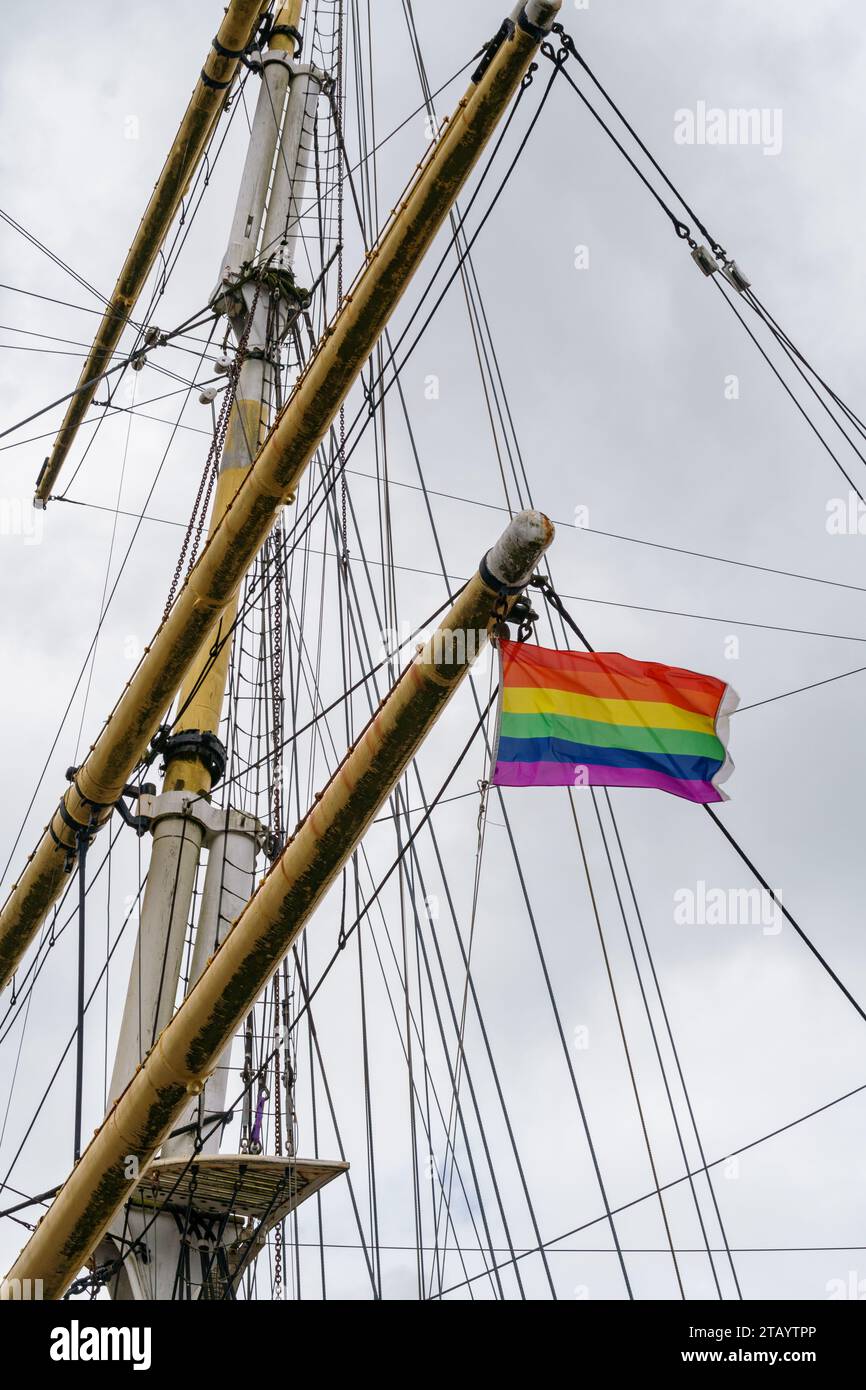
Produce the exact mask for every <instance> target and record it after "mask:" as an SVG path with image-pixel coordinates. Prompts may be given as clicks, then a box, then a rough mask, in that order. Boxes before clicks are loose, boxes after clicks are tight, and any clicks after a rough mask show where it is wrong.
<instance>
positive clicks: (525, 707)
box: [492, 641, 738, 803]
mask: <svg viewBox="0 0 866 1390" xmlns="http://www.w3.org/2000/svg"><path fill="white" fill-rule="evenodd" d="M498 645H499V651H500V659H501V663H502V679H501V682H500V694H499V704H500V718H499V738H498V742H497V745H496V749H495V750H494V757H493V766H494V773H493V779H492V780H493V783H494V785H495V786H499V787H563V786H565V787H573V786H593V787H654V788H656V789H657V790H659V791H665V792H671V793H672V795H674V796H681V797H684V798H685V799H686V800H687V801H697V802H702V803H703V802H710V801H725V800H727V798H726V796H725V794H724V792H721V791H720V790H719V785H718V784H719V782H720V781H723V780H724V778H725V777H727V776H728V775H729V773H730V771H731V770H732V768H733V764H732V763H731V761H730V759H729V758H728V755H727V748H726V743H727V736H728V727H727V719H728V716H729V715H730V714H731V713H732V712H733V710H734V709H736V706H737V703H738V698H737V696H736V694H735V693H734V692H733V691H732V690H731V688H730V686H727V685H726V684H725V682H724V681H720V680H716V679H715V678H714V677H713V676H701V675H698V674H697V673H696V672H695V671H681V670H679V669H678V668H677V667H676V666H659V665H657V664H656V663H655V662H650V661H632V660H630V659H629V657H627V656H621V655H620V654H619V652H557V651H549V650H548V649H546V648H545V647H535V646H530V645H529V644H528V643H525V642H506V641H500V642H499V644H498Z"/></svg>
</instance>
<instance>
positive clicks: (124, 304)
mask: <svg viewBox="0 0 866 1390" xmlns="http://www.w3.org/2000/svg"><path fill="white" fill-rule="evenodd" d="M266 9H267V0H264V3H263V0H230V3H229V5H228V6H227V8H226V12H225V16H224V18H223V22H222V24H221V25H220V27H219V30H218V32H217V35H216V38H215V39H214V42H213V44H212V46H211V48H210V51H209V52H208V55H207V57H206V59H205V62H204V67H203V68H202V71H201V76H200V77H199V79H198V81H197V83H196V85H195V88H194V89H193V94H192V96H191V97H190V100H189V105H188V106H187V108H186V111H185V113H184V117H183V120H182V121H181V123H180V126H179V128H178V132H177V134H176V136H175V137H174V141H173V143H172V147H171V149H170V151H169V154H168V158H167V159H166V161H165V164H164V165H163V168H162V173H161V174H160V176H159V178H158V179H157V182H156V186H155V188H154V190H153V193H152V194H151V196H150V202H149V203H148V205H147V207H146V209H145V213H144V216H143V217H142V219H141V223H140V224H139V228H138V231H137V232H136V234H135V240H134V241H133V243H132V246H131V247H130V248H129V252H128V254H127V257H126V260H125V261H124V263H123V269H122V270H121V272H120V275H119V276H118V279H117V284H116V285H115V287H114V291H113V293H112V296H111V299H110V300H109V301H108V305H107V307H106V310H105V313H104V315H103V318H102V321H101V323H100V325H99V327H98V329H97V330H96V337H95V338H94V340H93V346H92V347H91V349H90V352H89V353H88V356H87V360H86V362H85V363H84V366H83V367H82V369H81V376H80V377H79V379H78V388H77V390H76V393H75V395H74V396H73V397H72V400H71V401H70V402H69V405H68V406H67V408H66V415H65V416H64V419H63V424H62V425H61V426H60V431H59V433H58V435H57V438H56V440H55V441H54V448H53V449H52V451H51V453H50V455H49V456H48V458H47V459H46V460H45V463H44V464H43V465H42V471H41V472H40V474H39V478H38V479H37V482H36V496H35V498H34V502H35V505H36V506H42V507H44V506H45V503H46V502H47V500H48V498H49V496H50V495H51V490H52V488H53V487H54V484H55V483H56V481H57V478H58V475H59V473H60V470H61V468H62V467H63V461H64V459H65V458H66V455H67V454H68V453H69V450H70V447H71V446H72V443H73V440H74V439H75V436H76V434H77V432H78V427H79V425H80V424H81V422H82V420H83V419H84V417H85V415H86V414H87V412H88V410H89V409H90V403H91V401H92V400H93V397H94V395H95V394H96V389H97V387H98V385H99V377H100V376H101V374H102V373H103V372H104V371H106V370H107V368H108V367H109V366H110V365H111V358H112V354H113V353H114V350H115V348H116V347H117V344H118V343H119V342H120V337H121V334H122V333H123V330H124V328H125V327H126V325H127V323H128V322H129V315H130V314H131V313H132V311H133V309H134V308H135V304H136V301H137V300H138V297H139V295H140V294H141V291H142V290H143V289H144V283H145V281H146V279H147V277H148V275H149V274H150V271H151V269H152V267H153V263H154V261H155V260H156V257H157V252H158V251H159V246H160V243H161V241H162V239H163V237H164V236H165V234H166V232H167V231H168V229H169V227H170V226H171V223H172V219H173V218H174V215H175V213H176V212H177V210H178V208H179V207H180V203H181V199H182V198H183V196H184V193H185V191H186V187H187V184H188V183H189V180H190V177H191V176H192V174H194V173H195V170H196V168H197V167H198V163H199V160H200V159H201V156H202V153H203V151H204V148H205V145H206V144H207V140H208V136H209V135H210V133H211V130H212V129H213V125H214V122H215V120H216V118H217V116H218V115H219V112H220V111H221V109H222V105H223V102H224V101H225V99H226V95H227V93H228V89H229V87H230V86H231V84H232V81H233V79H234V76H235V73H236V72H237V70H238V63H239V61H240V57H239V55H240V53H241V52H242V51H243V50H244V49H245V48H246V46H247V44H248V43H249V42H250V40H251V39H252V38H253V36H254V34H255V32H256V28H257V26H258V23H259V20H260V18H261V17H262V14H263V13H264V11H265V10H266ZM217 45H218V47H217ZM220 50H224V51H223V52H221V51H220ZM230 55H234V56H230Z"/></svg>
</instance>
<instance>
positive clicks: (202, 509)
mask: <svg viewBox="0 0 866 1390" xmlns="http://www.w3.org/2000/svg"><path fill="white" fill-rule="evenodd" d="M260 288H261V285H260V283H259V282H258V281H257V282H256V288H255V293H254V295H253V302H252V305H251V307H250V311H249V314H248V315H247V321H246V324H245V326H244V331H243V333H242V334H241V337H240V341H239V342H238V350H237V353H236V354H235V358H234V361H233V362H232V364H231V366H230V367H229V370H228V374H227V385H226V389H225V393H224V395H223V402H222V405H221V407H220V413H219V417H218V419H217V424H216V429H215V430H214V435H213V439H212V440H211V445H210V448H209V449H208V453H207V458H206V459H205V465H204V471H203V473H202V475H201V482H200V483H199V487H198V493H197V494H196V499H195V503H194V505H193V509H192V513H191V515H190V518H189V525H188V527H187V528H186V535H185V536H184V539H183V545H182V546H181V550H180V555H179V556H178V559H177V565H176V566H175V570H174V576H173V578H172V581H171V588H170V589H169V591H168V598H167V599H166V601H165V610H164V611H163V615H162V621H163V622H165V620H166V618H167V617H168V615H169V613H170V612H171V606H172V604H173V603H174V599H175V594H176V593H177V587H178V584H179V583H180V576H181V571H182V570H183V564H184V560H185V559H186V556H187V551H189V550H190V541H192V542H193V545H192V550H191V551H190V554H189V563H188V565H187V574H189V571H190V570H191V569H192V567H193V565H194V564H195V560H196V556H197V555H198V548H199V545H200V544H201V538H202V532H203V531H204V523H205V517H206V515H207V509H208V504H209V503H210V498H211V493H212V491H213V486H214V483H215V482H216V478H217V473H218V471H219V468H218V463H219V459H220V458H221V456H222V451H223V447H224V445H225V437H226V434H227V432H228V427H229V419H230V417H231V410H232V406H233V405H234V403H235V397H236V396H237V389H238V383H239V382H240V375H241V368H242V367H243V365H244V360H245V358H246V353H247V343H248V341H249V336H250V330H251V328H252V325H253V319H254V317H255V312H256V306H257V304H258V300H259V290H260ZM202 499H204V505H202ZM196 517H198V525H197V526H196ZM194 527H195V537H194V539H193V528H194Z"/></svg>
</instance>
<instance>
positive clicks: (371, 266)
mask: <svg viewBox="0 0 866 1390" xmlns="http://www.w3.org/2000/svg"><path fill="white" fill-rule="evenodd" d="M560 4H561V0H528V4H527V6H526V9H525V10H524V11H522V12H521V14H520V16H519V17H518V19H517V22H516V23H515V22H509V24H508V25H507V26H506V27H504V29H503V31H502V32H501V34H500V36H499V37H498V41H497V42H498V46H497V47H496V48H495V52H493V53H492V56H491V55H490V54H488V61H486V63H484V64H482V69H480V70H479V73H478V74H476V77H475V78H474V79H473V82H472V84H471V86H470V88H469V90H468V92H467V93H466V95H465V96H464V97H463V98H462V99H461V101H460V103H459V105H458V107H457V109H456V111H455V113H454V115H453V116H452V117H451V119H450V120H449V121H447V123H446V124H445V126H444V129H443V130H442V133H441V134H440V136H439V138H438V140H437V141H436V142H435V144H434V145H433V146H431V149H430V151H429V152H428V154H427V156H426V157H425V159H424V160H423V161H422V163H421V164H420V165H419V166H418V169H417V171H416V174H415V177H414V178H413V180H412V182H411V183H410V185H409V187H408V188H407V190H406V192H405V194H404V196H403V198H402V200H401V202H400V204H399V206H398V207H397V208H396V209H395V210H394V214H393V216H392V218H391V221H390V222H389V223H388V225H387V227H386V228H385V230H384V232H383V233H382V236H381V237H380V238H379V240H378V242H377V243H376V246H375V247H374V248H373V250H372V251H371V252H370V253H369V255H368V258H367V261H366V264H365V266H364V268H363V269H362V271H361V272H360V274H359V275H358V277H357V279H356V280H355V282H354V284H353V285H352V286H351V288H350V290H349V292H348V293H347V294H346V296H345V298H344V300H343V303H342V305H341V307H340V309H339V311H338V313H337V316H336V318H335V319H334V321H333V322H332V323H331V325H330V326H329V327H328V328H327V329H326V331H325V333H324V334H323V337H322V339H321V341H320V343H319V345H318V348H317V351H316V352H315V354H314V356H313V357H312V358H311V359H310V361H309V363H308V364H307V366H306V368H305V370H304V372H303V374H302V376H301V377H300V379H299V380H298V383H297V385H296V386H295V389H294V391H293V393H292V395H291V397H290V398H289V400H288V402H287V404H286V406H285V407H284V409H283V411H282V413H281V414H280V415H279V417H278V418H277V421H276V423H275V425H274V427H273V429H272V430H271V433H270V434H269V436H268V438H267V440H266V442H265V444H264V445H263V447H262V448H261V450H260V451H259V453H258V455H257V457H256V459H255V461H254V464H253V467H252V468H251V470H250V472H249V473H248V475H247V477H246V479H245V481H244V482H243V483H242V485H241V487H240V489H239V490H238V492H237V494H236V495H235V496H234V498H233V499H232V501H231V503H230V505H229V507H228V509H227V511H226V513H225V515H224V517H223V518H222V520H221V522H220V523H219V525H218V526H217V527H216V529H215V530H214V531H213V533H212V534H211V536H210V538H209V540H208V543H207V545H206V547H205V549H204V550H203V552H202V554H201V555H200V557H199V559H198V561H197V562H196V564H195V566H194V568H193V569H192V571H191V572H190V574H189V576H188V578H187V581H186V583H185V584H184V587H183V588H182V590H181V591H180V593H179V594H178V597H177V599H176V601H175V603H174V606H173V608H172V609H171V612H170V613H169V615H168V617H167V618H166V620H165V622H163V623H162V625H161V626H160V628H159V629H158V631H157V633H156V635H155V637H154V638H153V640H152V642H151V644H150V646H149V648H148V649H147V650H146V652H145V654H144V656H143V657H142V660H141V662H140V664H139V666H138V668H137V670H136V671H135V673H134V675H133V676H132V678H131V679H130V681H129V682H128V684H127V686H126V688H125V690H124V691H123V694H122V695H121V697H120V700H119V701H118V703H117V705H116V706H115V709H114V711H113V713H112V714H111V715H110V717H109V719H108V720H107V721H106V724H105V726H104V727H103V729H102V732H101V733H100V735H99V737H98V738H97V741H96V743H95V744H94V745H93V746H92V748H91V750H90V752H89V754H88V756H87V758H86V759H85V761H84V762H83V764H82V766H81V767H80V768H79V769H78V771H77V774H76V776H75V780H74V781H73V783H72V784H71V786H70V787H69V789H68V790H67V791H66V793H65V795H64V797H63V800H62V801H61V803H60V807H59V808H58V810H57V811H56V812H55V814H54V816H53V817H52V820H51V823H50V825H49V826H48V827H47V828H46V830H45V831H44V833H43V835H42V838H41V839H40V841H39V843H38V845H37V847H36V849H35V851H34V853H33V854H32V855H31V856H30V858H29V860H28V862H27V864H26V866H25V868H24V870H23V872H22V874H21V876H20V878H19V879H18V882H17V883H16V884H15V885H14V886H13V888H12V890H11V892H10V894H9V896H8V898H7V900H6V903H5V904H4V906H3V909H2V911H0V987H2V985H3V984H5V983H6V982H7V981H8V979H9V978H10V977H11V975H12V973H13V971H14V970H15V968H16V966H17V963H18V961H19V960H20V959H21V957H22V956H23V954H24V952H25V951H26V949H27V946H28V945H29V943H30V941H31V940H32V939H33V936H34V935H35V933H36V931H37V930H38V928H39V926H40V924H41V922H42V921H43V919H44V917H45V914H46V913H47V911H48V910H49V908H50V907H51V906H52V904H53V903H54V902H55V901H56V899H57V897H58V896H59V894H60V892H61V890H62V888H63V885H64V884H65V882H66V881H67V875H68V872H69V868H70V866H71V864H72V863H73V862H74V859H75V855H76V851H77V844H78V838H79V836H80V834H83V833H87V831H88V828H90V829H96V828H98V827H99V826H100V825H102V824H104V823H105V821H107V820H108V818H109V816H110V815H111V811H112V808H113V807H114V805H115V804H116V802H117V800H118V799H119V797H120V795H121V793H122V791H123V788H124V786H126V785H127V783H128V781H129V778H130V776H131V774H132V772H133V771H134V769H135V767H136V766H137V765H138V763H139V762H140V760H141V759H142V757H143V756H144V755H145V752H146V750H147V748H148V745H149V742H150V740H151V738H152V737H153V735H154V733H155V732H156V730H157V729H158V728H159V725H160V722H161V721H162V720H163V719H164V717H165V715H166V712H167V710H168V709H169V706H170V705H171V702H172V700H173V699H174V696H175V695H176V693H177V691H178V688H179V687H180V685H181V683H182V682H183V680H184V678H185V677H186V676H187V674H188V672H189V671H190V668H191V666H192V664H193V662H194V661H195V659H196V656H197V654H198V652H199V650H200V648H201V645H202V643H203V642H204V641H205V639H206V637H207V635H208V633H209V632H210V631H211V629H212V628H213V625H214V623H215V621H216V620H217V619H218V617H219V615H220V614H221V613H223V612H224V611H225V609H226V608H227V607H228V606H229V605H230V603H231V602H232V600H233V598H234V595H235V594H236V592H237V589H238V587H239V585H240V583H241V581H242V579H243V576H244V574H245V573H246V570H247V568H248V567H249V565H250V564H251V563H252V561H253V559H254V558H255V556H256V554H257V553H258V551H259V549H260V548H261V546H262V545H263V543H264V541H265V540H266V538H267V536H268V534H269V532H270V530H271V528H272V526H273V523H274V520H275V518H276V516H277V515H278V513H279V509H280V507H281V506H283V505H284V504H285V503H287V502H288V501H290V500H291V499H292V498H293V496H294V492H295V489H296V488H297V486H298V483H299V480H300V479H301V477H302V475H303V472H304V469H305V468H306V466H307V464H308V462H309V460H310V459H311V457H312V456H313V454H314V453H315V451H316V449H317V448H318V446H319V444H320V443H321V442H322V440H323V438H324V437H325V435H326V433H327V430H328V428H329V427H330V425H331V423H332V421H333V420H334V417H335V415H336V414H337V411H338V410H339V408H340V405H341V404H342V402H343V401H344V400H345V397H346V395H347V393H348V391H349V389H350V388H351V386H352V384H353V383H354V381H355V380H356V378H357V376H358V374H359V372H360V370H361V368H362V366H363V364H364V362H365V361H366V360H367V358H368V357H369V355H370V353H371V352H372V350H373V348H374V346H375V344H376V342H377V340H378V338H379V335H380V334H381V333H382V331H383V329H384V328H385V326H386V324H387V322H388V320H389V318H390V316H391V313H392V312H393V310H394V307H395V306H396V304H397V302H398V301H399V299H400V297H401V296H402V294H403V293H404V291H405V289H406V287H407V285H408V284H409V282H410V281H411V279H412V276H413V275H414V273H415V271H416V270H417V268H418V266H419V264H420V263H421V261H422V259H423V257H424V255H425V253H426V251H427V250H428V248H429V246H430V244H431V242H432V241H433V239H434V237H435V235H436V233H437V231H438V230H439V228H440V227H441V225H442V223H443V221H444V219H445V218H446V217H447V215H448V212H449V210H450V208H451V207H452V206H453V203H454V201H455V199H456V198H457V197H458V195H459V193H460V190H461V188H462V187H463V186H464V184H465V182H466V180H467V178H468V177H469V174H470V173H471V171H472V169H473V167H474V166H475V164H476V162H477V160H478V159H479V157H480V155H481V153H482V151H483V149H484V147H485V145H486V144H487V142H488V140H489V139H490V136H491V135H492V133H493V131H494V130H495V128H496V126H497V124H498V122H499V119H500V117H501V115H502V113H503V111H504V110H505V109H506V107H507V105H508V103H509V102H510V100H511V98H512V97H513V95H514V93H515V92H516V90H517V89H518V87H519V86H520V83H521V82H522V80H523V77H524V76H525V74H526V71H527V68H528V67H529V64H530V62H531V61H532V59H533V57H534V55H535V53H536V50H537V48H538V45H539V43H540V42H541V40H542V38H543V37H544V32H545V31H546V29H549V27H550V25H551V24H552V23H553V20H554V19H555V17H556V14H557V13H558V11H559V8H560Z"/></svg>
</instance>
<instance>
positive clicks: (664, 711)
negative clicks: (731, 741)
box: [502, 686, 715, 734]
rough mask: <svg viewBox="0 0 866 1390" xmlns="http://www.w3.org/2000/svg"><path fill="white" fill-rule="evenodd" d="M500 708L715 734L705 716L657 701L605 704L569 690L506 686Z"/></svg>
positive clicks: (606, 722)
mask: <svg viewBox="0 0 866 1390" xmlns="http://www.w3.org/2000/svg"><path fill="white" fill-rule="evenodd" d="M502 708H503V710H504V711H505V712H506V713H507V714H569V715H572V716H573V717H574V718H576V719H593V720H595V721H596V722H597V723H600V724H620V725H622V724H627V725H637V726H640V727H643V728H646V729H689V730H691V731H692V732H693V733H700V734H712V733H714V732H715V725H714V722H713V720H712V719H711V718H710V716H709V715H708V714H695V713H693V712H692V711H691V710H686V709H678V708H677V706H676V705H668V704H664V703H663V702H662V701H660V700H604V699H601V698H599V697H598V696H595V695H574V694H572V693H571V692H570V691H568V690H541V689H539V688H538V687H537V686H506V687H505V690H504V691H503V701H502Z"/></svg>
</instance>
